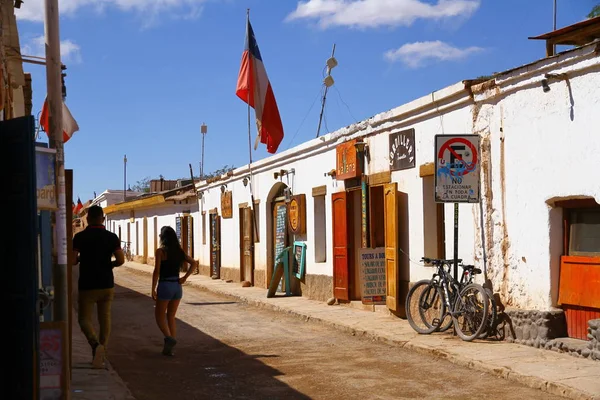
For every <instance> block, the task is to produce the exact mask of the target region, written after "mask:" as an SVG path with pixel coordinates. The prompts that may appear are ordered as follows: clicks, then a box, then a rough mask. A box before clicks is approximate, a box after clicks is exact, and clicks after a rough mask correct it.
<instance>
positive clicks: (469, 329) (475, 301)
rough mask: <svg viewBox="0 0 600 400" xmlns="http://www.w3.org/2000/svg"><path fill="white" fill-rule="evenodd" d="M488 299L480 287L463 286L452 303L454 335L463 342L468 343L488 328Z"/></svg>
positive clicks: (473, 285) (472, 285) (475, 285)
mask: <svg viewBox="0 0 600 400" xmlns="http://www.w3.org/2000/svg"><path fill="white" fill-rule="evenodd" d="M488 302H489V298H488V295H487V293H486V292H485V289H484V288H483V287H481V285H477V284H474V283H472V284H470V285H467V286H465V287H464V288H463V289H462V290H461V291H460V294H459V296H458V298H457V299H456V302H455V303H454V310H453V311H454V312H453V313H452V321H453V322H454V327H455V328H456V333H457V334H458V336H460V338H461V339H462V340H464V341H467V342H470V341H472V340H474V339H476V338H478V337H479V335H481V333H482V332H483V330H484V329H485V328H486V327H487V326H488V319H487V318H488Z"/></svg>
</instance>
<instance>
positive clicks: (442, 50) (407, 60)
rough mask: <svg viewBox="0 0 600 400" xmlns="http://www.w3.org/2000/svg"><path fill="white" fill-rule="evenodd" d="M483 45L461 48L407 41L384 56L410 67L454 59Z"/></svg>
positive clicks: (460, 57) (439, 43)
mask: <svg viewBox="0 0 600 400" xmlns="http://www.w3.org/2000/svg"><path fill="white" fill-rule="evenodd" d="M482 50H483V49H482V48H481V47H475V46H471V47H466V48H464V49H459V48H458V47H453V46H451V45H449V44H447V43H444V42H441V41H439V40H436V41H434V42H415V43H407V44H405V45H403V46H402V47H400V48H399V49H396V50H389V51H386V52H385V54H384V57H385V58H386V59H387V60H388V61H391V62H396V61H400V62H402V63H404V64H405V65H407V66H408V67H410V68H418V67H421V66H423V65H424V64H426V63H427V62H428V61H433V62H436V61H454V60H460V59H463V58H466V57H468V56H469V55H471V54H473V53H477V52H480V51H482Z"/></svg>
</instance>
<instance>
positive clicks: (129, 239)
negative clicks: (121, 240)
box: [127, 222, 131, 250]
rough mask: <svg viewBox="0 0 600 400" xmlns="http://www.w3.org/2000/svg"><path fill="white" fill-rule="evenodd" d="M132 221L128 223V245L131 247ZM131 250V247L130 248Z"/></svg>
mask: <svg viewBox="0 0 600 400" xmlns="http://www.w3.org/2000/svg"><path fill="white" fill-rule="evenodd" d="M130 225H131V224H130V223H129V222H128V223H127V246H128V247H130V246H131V228H130ZM130 250H131V248H130Z"/></svg>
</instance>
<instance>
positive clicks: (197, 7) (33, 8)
mask: <svg viewBox="0 0 600 400" xmlns="http://www.w3.org/2000/svg"><path fill="white" fill-rule="evenodd" d="M206 1H207V0H61V1H60V2H59V12H60V13H61V15H71V16H72V15H75V14H76V13H77V11H78V10H80V9H82V8H86V7H87V8H92V9H94V10H95V11H97V12H102V11H103V10H105V9H106V8H108V7H114V8H117V9H118V10H121V11H124V12H134V13H137V14H139V15H140V16H141V17H143V18H144V20H145V23H144V24H145V25H149V24H152V22H153V21H154V20H155V19H156V18H157V17H158V16H159V14H160V15H164V14H168V15H174V16H178V17H188V18H197V17H198V16H199V15H200V12H201V10H202V4H203V3H205V2H206ZM15 14H16V15H17V18H18V19H19V20H22V21H33V22H43V21H44V0H28V1H27V2H26V3H23V4H22V5H21V8H20V9H15Z"/></svg>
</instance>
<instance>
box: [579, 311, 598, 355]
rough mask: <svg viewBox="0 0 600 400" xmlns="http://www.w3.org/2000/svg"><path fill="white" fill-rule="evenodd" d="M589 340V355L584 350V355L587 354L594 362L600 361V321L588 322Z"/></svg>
mask: <svg viewBox="0 0 600 400" xmlns="http://www.w3.org/2000/svg"><path fill="white" fill-rule="evenodd" d="M588 339H590V342H589V343H588V350H589V353H588V352H586V351H585V350H584V351H582V355H585V354H587V356H588V357H589V358H591V359H592V360H596V361H600V319H592V320H590V321H588Z"/></svg>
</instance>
